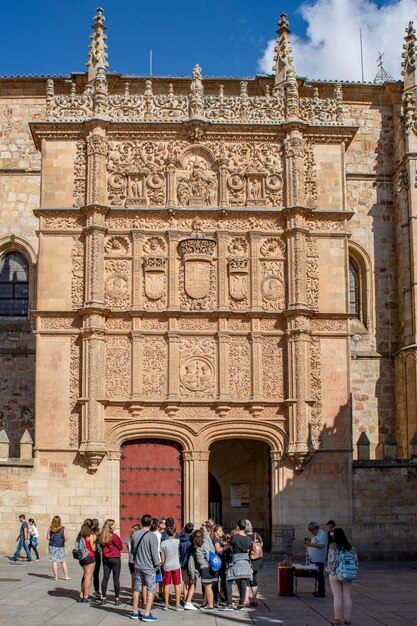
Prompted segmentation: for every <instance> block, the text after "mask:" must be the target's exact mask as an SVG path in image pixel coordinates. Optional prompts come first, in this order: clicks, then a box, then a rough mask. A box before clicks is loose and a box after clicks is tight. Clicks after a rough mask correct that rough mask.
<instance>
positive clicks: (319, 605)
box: [0, 557, 417, 626]
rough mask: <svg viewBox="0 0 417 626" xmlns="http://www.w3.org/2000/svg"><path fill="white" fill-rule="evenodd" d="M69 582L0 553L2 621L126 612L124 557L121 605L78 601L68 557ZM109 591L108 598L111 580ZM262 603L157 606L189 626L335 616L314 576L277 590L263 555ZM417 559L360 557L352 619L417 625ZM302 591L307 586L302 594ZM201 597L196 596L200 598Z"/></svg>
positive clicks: (312, 624)
mask: <svg viewBox="0 0 417 626" xmlns="http://www.w3.org/2000/svg"><path fill="white" fill-rule="evenodd" d="M68 565H69V571H70V575H71V576H72V580H71V581H64V580H58V581H54V580H51V579H50V578H49V576H50V568H49V563H48V561H47V558H45V557H43V558H42V559H41V561H40V562H39V563H36V562H35V563H32V564H26V563H23V562H21V563H20V562H18V563H17V564H16V565H9V563H8V562H7V559H5V558H1V560H0V624H8V625H10V626H41V625H43V624H48V626H81V625H82V626H95V625H96V624H103V625H105V626H106V625H108V626H110V625H111V626H119V625H121V624H125V625H126V624H129V623H132V624H133V623H135V622H133V621H131V620H129V619H128V615H129V612H130V605H129V604H128V599H129V593H128V585H129V574H128V571H127V564H126V563H123V568H122V571H123V575H122V581H121V582H122V594H121V595H122V599H123V600H125V601H126V604H125V603H123V604H122V606H120V607H115V606H114V605H113V604H112V603H110V604H107V605H105V606H104V607H101V606H97V605H94V604H93V603H92V604H91V605H88V604H78V603H77V597H78V590H79V582H80V579H81V575H80V573H81V568H80V567H79V565H78V563H76V562H75V561H73V560H72V559H71V560H70V559H68ZM109 587H110V589H109V592H108V597H109V598H110V599H112V597H113V596H112V584H110V585H109ZM260 589H261V594H260V603H259V607H258V608H256V609H250V610H246V611H244V612H240V611H239V612H234V613H222V612H221V611H216V613H214V614H205V613H202V612H201V611H200V612H198V613H197V612H194V611H186V612H184V613H177V612H175V611H162V610H161V609H160V608H158V606H156V607H155V610H154V615H156V616H157V617H158V618H159V621H158V623H160V624H168V625H174V624H175V625H176V626H177V625H178V624H188V625H189V626H194V625H196V626H246V625H248V626H251V625H252V624H255V625H256V626H267V625H268V624H279V625H281V626H325V625H326V624H328V623H329V620H330V619H332V617H333V614H332V598H331V595H330V591H329V595H328V597H326V598H313V597H312V595H311V591H312V581H311V580H309V579H304V580H301V581H300V584H299V586H298V590H299V592H301V593H300V595H299V596H298V597H282V596H278V594H277V571H276V564H274V563H272V562H266V563H265V566H264V568H263V570H261V576H260ZM416 589H417V563H411V562H408V563H397V562H395V563H394V562H393V563H391V562H390V563H387V562H385V563H362V564H361V568H360V578H359V579H358V581H357V582H356V583H355V584H354V586H353V593H352V596H353V613H352V624H353V625H354V626H381V625H383V626H417V593H416ZM302 592H304V593H302ZM199 598H200V596H198V599H199Z"/></svg>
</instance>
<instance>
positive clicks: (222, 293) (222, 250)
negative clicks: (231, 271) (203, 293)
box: [216, 231, 229, 311]
mask: <svg viewBox="0 0 417 626" xmlns="http://www.w3.org/2000/svg"><path fill="white" fill-rule="evenodd" d="M216 234H217V237H218V246H217V250H218V261H217V263H218V277H219V279H218V299H219V310H221V311H226V310H228V308H229V307H228V289H227V267H226V241H225V233H224V232H222V231H217V233H216Z"/></svg>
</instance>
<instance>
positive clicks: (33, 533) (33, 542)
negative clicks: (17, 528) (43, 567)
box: [28, 517, 39, 561]
mask: <svg viewBox="0 0 417 626" xmlns="http://www.w3.org/2000/svg"><path fill="white" fill-rule="evenodd" d="M28 525H29V552H30V551H31V550H32V548H33V551H34V553H35V556H36V560H37V561H39V552H38V541H39V531H38V529H37V527H36V523H35V520H34V519H33V517H30V518H29V519H28Z"/></svg>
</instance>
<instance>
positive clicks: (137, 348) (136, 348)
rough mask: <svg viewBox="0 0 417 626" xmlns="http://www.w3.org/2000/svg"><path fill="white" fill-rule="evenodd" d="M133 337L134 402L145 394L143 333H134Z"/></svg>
mask: <svg viewBox="0 0 417 626" xmlns="http://www.w3.org/2000/svg"><path fill="white" fill-rule="evenodd" d="M131 337H132V400H139V399H141V397H142V394H143V342H144V336H143V334H142V333H140V332H137V331H133V332H132V333H131Z"/></svg>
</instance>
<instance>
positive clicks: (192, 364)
mask: <svg viewBox="0 0 417 626" xmlns="http://www.w3.org/2000/svg"><path fill="white" fill-rule="evenodd" d="M180 378H181V382H182V384H183V385H184V387H186V388H187V389H189V390H190V391H206V390H207V389H209V388H210V387H211V386H212V384H213V379H214V368H213V365H212V363H211V362H210V361H209V360H208V359H205V358H204V357H197V358H190V359H188V360H187V361H185V363H183V364H182V366H181V369H180Z"/></svg>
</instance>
